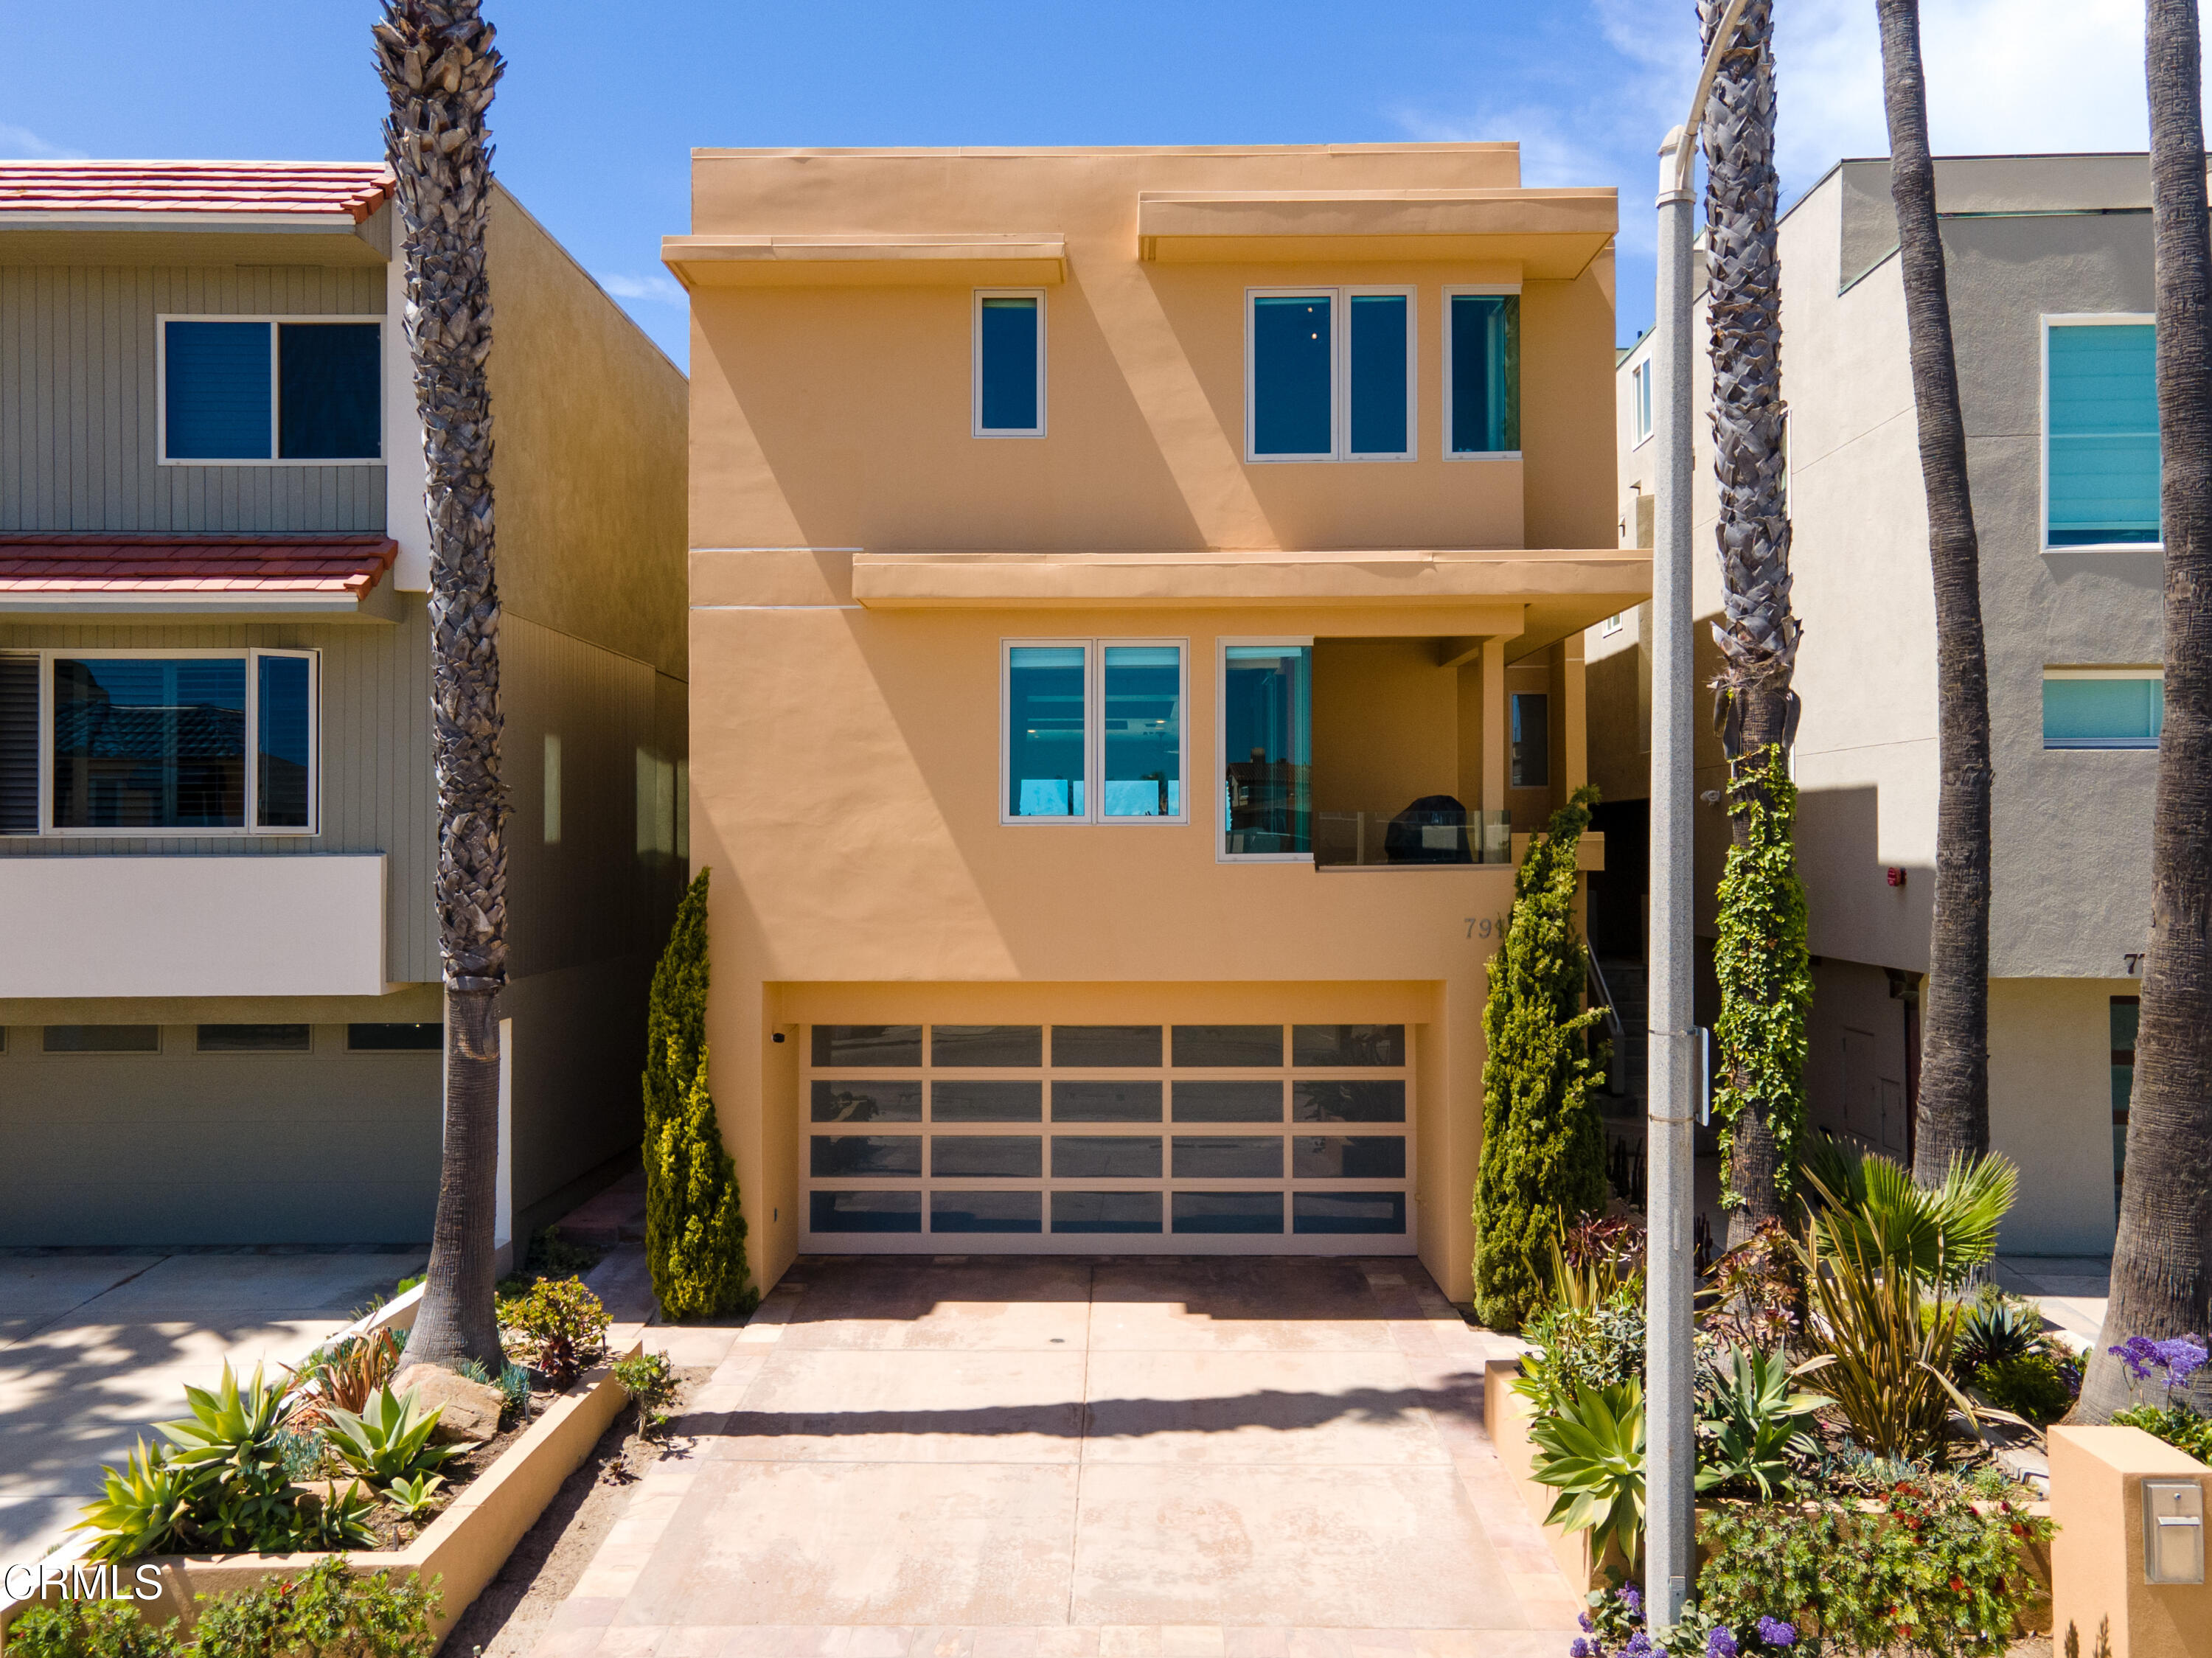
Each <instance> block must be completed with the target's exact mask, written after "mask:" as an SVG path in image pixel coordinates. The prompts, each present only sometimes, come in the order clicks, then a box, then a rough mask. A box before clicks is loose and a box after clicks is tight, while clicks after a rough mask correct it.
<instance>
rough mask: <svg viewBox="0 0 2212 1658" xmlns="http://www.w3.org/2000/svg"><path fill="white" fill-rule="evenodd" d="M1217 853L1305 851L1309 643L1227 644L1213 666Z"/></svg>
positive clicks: (1299, 854) (1308, 841)
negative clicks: (1217, 669)
mask: <svg viewBox="0 0 2212 1658" xmlns="http://www.w3.org/2000/svg"><path fill="white" fill-rule="evenodd" d="M1221 753H1222V757H1223V777H1222V811H1221V825H1222V855H1223V856H1224V857H1228V858H1303V857H1310V856H1311V855H1312V853H1313V782H1312V774H1313V647H1311V646H1310V645H1229V646H1225V647H1223V649H1222V665H1221Z"/></svg>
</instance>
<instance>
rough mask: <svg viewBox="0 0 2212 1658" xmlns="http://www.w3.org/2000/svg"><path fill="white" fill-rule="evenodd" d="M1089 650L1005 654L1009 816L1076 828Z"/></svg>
mask: <svg viewBox="0 0 2212 1658" xmlns="http://www.w3.org/2000/svg"><path fill="white" fill-rule="evenodd" d="M1090 655H1091V653H1090V648H1089V647H1087V646H1084V645H1015V646H1012V647H1009V648H1008V650H1007V652H1006V816H1007V817H1009V818H1047V819H1050V818H1059V819H1060V820H1062V821H1077V822H1079V821H1081V820H1082V819H1084V818H1085V817H1088V816H1089V815H1090V801H1089V799H1088V798H1087V796H1086V793H1085V789H1084V783H1085V764H1084V756H1085V747H1086V744H1085V740H1084V738H1085V728H1086V726H1087V724H1088V721H1087V720H1086V719H1085V713H1086V708H1085V703H1086V701H1087V697H1086V692H1087V691H1088V689H1089V687H1088V685H1087V683H1085V682H1086V681H1087V680H1088V678H1089V677H1090V676H1089V667H1090Z"/></svg>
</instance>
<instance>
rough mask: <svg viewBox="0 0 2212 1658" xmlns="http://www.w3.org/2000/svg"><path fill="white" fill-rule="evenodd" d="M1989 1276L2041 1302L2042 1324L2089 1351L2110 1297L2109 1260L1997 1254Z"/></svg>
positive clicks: (2110, 1267) (2082, 1256) (2103, 1322)
mask: <svg viewBox="0 0 2212 1658" xmlns="http://www.w3.org/2000/svg"><path fill="white" fill-rule="evenodd" d="M1990 1276H1991V1277H1992V1278H1996V1281H1997V1282H1998V1283H1999V1284H2002V1285H2003V1286H2004V1287H2005V1288H2006V1289H2008V1290H2010V1291H2013V1292H2014V1293H2015V1295H2023V1296H2028V1297H2033V1298H2034V1299H2035V1300H2037V1301H2039V1302H2040V1303H2043V1319H2044V1322H2045V1323H2046V1324H2055V1325H2057V1327H2059V1328H2060V1329H2062V1330H2063V1331H2065V1332H2066V1333H2068V1334H2069V1335H2072V1336H2076V1337H2078V1338H2080V1339H2081V1340H2083V1341H2085V1342H2087V1343H2088V1344H2089V1345H2091V1346H2094V1345H2096V1342H2097V1337H2098V1334H2099V1333H2100V1331H2102V1330H2103V1328H2104V1327H2105V1303H2106V1300H2107V1299H2108V1298H2109V1297H2111V1295H2112V1257H2111V1256H2110V1255H1999V1256H1998V1257H1997V1258H1996V1266H1995V1267H1994V1268H1993V1269H1992V1270H1991V1272H1990Z"/></svg>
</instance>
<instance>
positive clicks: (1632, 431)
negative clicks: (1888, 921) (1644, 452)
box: [1628, 355, 1652, 450]
mask: <svg viewBox="0 0 2212 1658" xmlns="http://www.w3.org/2000/svg"><path fill="white" fill-rule="evenodd" d="M1651 361H1652V360H1651V358H1650V357H1649V356H1648V355H1647V356H1646V357H1645V358H1644V360H1643V361H1641V362H1636V363H1631V364H1630V365H1629V368H1628V429H1629V441H1628V446H1629V448H1630V449H1632V450H1635V449H1641V448H1642V447H1643V446H1644V445H1645V444H1647V443H1649V442H1650V441H1651Z"/></svg>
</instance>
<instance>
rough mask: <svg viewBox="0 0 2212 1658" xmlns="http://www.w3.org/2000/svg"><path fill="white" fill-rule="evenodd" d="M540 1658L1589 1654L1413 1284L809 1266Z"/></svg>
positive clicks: (1559, 1657)
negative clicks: (1577, 1639) (1579, 1647)
mask: <svg viewBox="0 0 2212 1658" xmlns="http://www.w3.org/2000/svg"><path fill="white" fill-rule="evenodd" d="M650 1337H651V1338H652V1339H653V1341H654V1345H662V1346H665V1348H666V1349H667V1350H668V1351H669V1352H670V1354H671V1357H672V1358H673V1359H674V1360H675V1362H676V1363H678V1365H679V1366H686V1365H696V1366H707V1365H711V1366H713V1367H714V1374H713V1379H712V1380H711V1381H710V1382H708V1383H707V1384H706V1385H705V1386H704V1387H703V1388H701V1389H700V1390H698V1391H697V1392H696V1394H695V1396H694V1397H693V1398H692V1399H691V1400H690V1401H689V1406H688V1408H689V1412H690V1414H689V1416H688V1417H687V1418H685V1419H684V1422H683V1423H682V1424H680V1425H679V1431H681V1432H685V1433H689V1434H690V1435H692V1436H695V1437H694V1438H693V1440H692V1442H691V1448H690V1454H689V1455H685V1456H681V1457H671V1458H670V1459H669V1460H667V1461H663V1462H661V1463H660V1464H659V1465H658V1466H657V1467H655V1468H654V1470H653V1472H652V1473H649V1474H647V1476H646V1477H645V1479H643V1480H641V1482H640V1483H639V1485H638V1486H637V1487H636V1488H635V1493H634V1495H633V1497H632V1500H631V1502H630V1504H629V1509H628V1510H627V1511H626V1513H625V1515H624V1516H623V1520H622V1521H620V1522H619V1523H618V1524H617V1526H616V1527H615V1528H614V1529H613V1530H612V1532H611V1533H610V1534H609V1536H608V1538H607V1540H606V1541H605V1543H604V1544H603V1545H602V1546H601V1547H600V1549H599V1553H598V1554H597V1556H596V1557H595V1558H594V1559H593V1560H592V1564H591V1565H590V1567H589V1568H588V1569H586V1571H585V1572H584V1574H583V1576H582V1577H581V1578H580V1580H579V1581H578V1582H577V1583H576V1585H575V1588H574V1590H573V1592H572V1593H571V1594H570V1596H569V1598H568V1600H566V1602H565V1603H564V1604H563V1605H562V1607H561V1608H560V1611H559V1612H557V1613H556V1616H555V1618H554V1619H553V1622H552V1624H551V1625H550V1630H549V1632H548V1634H547V1635H546V1637H545V1638H544V1641H543V1642H541V1643H540V1644H539V1645H538V1649H537V1658H723V1655H728V1658H745V1655H763V1658H768V1655H775V1658H781V1655H802V1654H803V1655H809V1658H925V1655H926V1658H1353V1655H1355V1654H1366V1653H1369V1652H1376V1653H1380V1652H1385V1651H1389V1652H1403V1653H1407V1654H1409V1655H1419V1658H1477V1655H1478V1654H1480V1655H1481V1658H1523V1655H1526V1658H1539V1655H1541V1658H1563V1655H1564V1653H1565V1645H1566V1641H1567V1639H1568V1637H1570V1636H1571V1633H1572V1624H1573V1620H1574V1616H1575V1613H1576V1612H1577V1610H1579V1604H1578V1602H1577V1600H1575V1599H1574V1597H1573V1596H1572V1594H1571V1591H1570V1590H1569V1589H1568V1588H1567V1585H1566V1584H1565V1582H1564V1580H1563V1579H1561V1577H1560V1576H1559V1574H1558V1572H1557V1571H1556V1570H1555V1569H1554V1568H1553V1564H1552V1560H1551V1557H1550V1555H1549V1554H1548V1553H1547V1552H1546V1550H1545V1548H1544V1546H1543V1542H1542V1539H1541V1534H1540V1533H1538V1531H1537V1530H1536V1527H1534V1523H1533V1522H1532V1521H1530V1520H1529V1519H1528V1515H1527V1513H1526V1511H1525V1509H1523V1508H1522V1505H1521V1503H1520V1500H1519V1498H1518V1497H1517V1496H1516V1493H1515V1492H1514V1491H1513V1489H1512V1487H1511V1486H1510V1484H1509V1483H1508V1481H1507V1479H1506V1476H1505V1474H1504V1471H1503V1469H1502V1468H1501V1467H1499V1465H1498V1461H1497V1458H1496V1457H1495V1455H1493V1454H1492V1450H1491V1448H1490V1445H1489V1442H1488V1440H1487V1438H1486V1436H1485V1435H1484V1432H1483V1429H1482V1363H1483V1360H1484V1358H1485V1357H1488V1356H1490V1355H1491V1354H1492V1352H1493V1351H1496V1352H1503V1351H1507V1350H1508V1349H1509V1348H1510V1345H1511V1344H1509V1343H1506V1342H1504V1341H1501V1340H1499V1339H1497V1338H1493V1337H1490V1336H1487V1335H1485V1334H1484V1333H1480V1332H1478V1331H1474V1330H1471V1329H1469V1328H1468V1326H1467V1325H1466V1324H1465V1323H1464V1321H1462V1319H1461V1318H1460V1316H1459V1315H1458V1314H1457V1313H1456V1312H1455V1311H1454V1310H1453V1309H1451V1308H1450V1307H1449V1305H1448V1304H1447V1303H1445V1302H1444V1300H1443V1297H1442V1296H1441V1295H1439V1294H1438V1293H1437V1290H1436V1288H1435V1286H1434V1284H1431V1281H1430V1280H1429V1278H1427V1276H1426V1275H1425V1273H1424V1272H1422V1271H1421V1269H1420V1267H1419V1265H1418V1264H1416V1263H1415V1262H1413V1261H1411V1260H1396V1259H1390V1260H1358V1261H1355V1260H1285V1259H1273V1260H1218V1259H1213V1260H1194V1259H1168V1260H1162V1259H1130V1258H1123V1259H1109V1260H1046V1259H1008V1258H1003V1257H1000V1258H986V1257H975V1258H972V1259H969V1258H960V1257H942V1258H939V1259H937V1260H911V1261H909V1260H895V1259H894V1260H884V1259H878V1260H867V1261H861V1260H850V1259H843V1260H828V1259H814V1260H803V1261H801V1262H800V1263H799V1266H797V1267H795V1268H794V1269H793V1271H792V1272H791V1273H790V1274H788V1275H787V1277H786V1278H785V1279H784V1281H783V1282H782V1283H781V1284H779V1285H778V1286H777V1288H776V1290H775V1293H774V1294H772V1295H771V1296H770V1297H769V1300H768V1303H767V1304H766V1305H765V1306H764V1307H763V1309H762V1310H761V1312H760V1313H759V1314H758V1315H756V1316H755V1318H754V1319H753V1321H751V1322H750V1324H749V1325H747V1326H746V1327H744V1328H743V1329H742V1330H738V1329H720V1330H714V1329H668V1330H661V1329H655V1330H653V1331H652V1332H651V1333H650Z"/></svg>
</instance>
